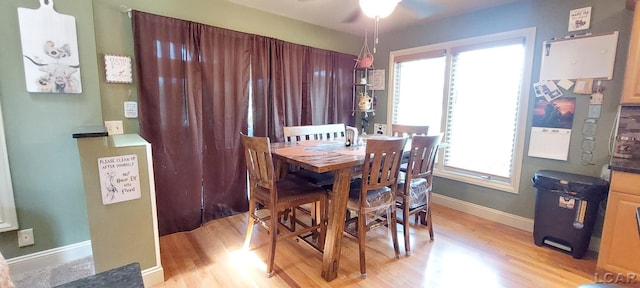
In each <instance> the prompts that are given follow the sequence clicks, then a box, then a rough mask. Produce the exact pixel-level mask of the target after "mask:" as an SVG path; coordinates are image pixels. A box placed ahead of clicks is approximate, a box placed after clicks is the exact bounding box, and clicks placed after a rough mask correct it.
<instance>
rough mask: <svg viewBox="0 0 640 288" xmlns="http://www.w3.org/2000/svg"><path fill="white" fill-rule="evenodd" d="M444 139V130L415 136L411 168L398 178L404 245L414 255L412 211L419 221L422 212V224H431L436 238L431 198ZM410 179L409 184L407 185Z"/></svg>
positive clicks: (410, 158)
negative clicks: (437, 157) (435, 165)
mask: <svg viewBox="0 0 640 288" xmlns="http://www.w3.org/2000/svg"><path fill="white" fill-rule="evenodd" d="M441 140H442V134H439V135H433V136H422V135H415V136H413V139H412V141H411V150H410V152H409V163H408V165H407V172H404V173H402V172H401V175H400V181H398V193H397V196H396V206H397V207H398V208H399V209H400V210H401V211H402V219H401V220H399V221H398V222H400V223H402V224H403V227H404V247H405V252H406V254H407V256H409V255H411V247H410V243H409V242H410V241H409V217H410V216H411V215H415V218H416V219H415V222H416V224H417V223H418V216H420V219H421V222H422V224H423V225H427V226H428V227H429V236H430V237H431V240H433V225H432V223H431V206H430V200H431V190H432V179H433V166H434V164H435V162H436V156H437V154H438V146H439V145H440V141H441ZM403 176H404V177H403ZM407 183H409V184H408V185H407Z"/></svg>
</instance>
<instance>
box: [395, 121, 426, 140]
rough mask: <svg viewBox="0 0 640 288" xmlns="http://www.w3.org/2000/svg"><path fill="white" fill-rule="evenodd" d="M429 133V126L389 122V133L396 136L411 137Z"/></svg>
mask: <svg viewBox="0 0 640 288" xmlns="http://www.w3.org/2000/svg"><path fill="white" fill-rule="evenodd" d="M427 134H429V126H414V125H400V124H391V135H392V136H397V137H409V138H411V137H413V135H427Z"/></svg>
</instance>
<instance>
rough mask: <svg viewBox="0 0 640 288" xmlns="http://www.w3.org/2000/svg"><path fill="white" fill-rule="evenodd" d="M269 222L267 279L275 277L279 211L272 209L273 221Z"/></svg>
mask: <svg viewBox="0 0 640 288" xmlns="http://www.w3.org/2000/svg"><path fill="white" fill-rule="evenodd" d="M293 210H295V209H293ZM269 222H270V223H269V256H267V273H266V276H267V278H271V276H273V262H274V258H275V254H276V240H277V237H278V211H276V209H271V219H269Z"/></svg>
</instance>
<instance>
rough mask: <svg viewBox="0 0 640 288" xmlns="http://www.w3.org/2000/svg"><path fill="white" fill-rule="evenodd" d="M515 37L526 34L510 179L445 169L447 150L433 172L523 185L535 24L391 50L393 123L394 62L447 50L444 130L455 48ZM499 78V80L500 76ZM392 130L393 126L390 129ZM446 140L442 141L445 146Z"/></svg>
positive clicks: (513, 187)
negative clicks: (522, 176) (523, 163)
mask: <svg viewBox="0 0 640 288" xmlns="http://www.w3.org/2000/svg"><path fill="white" fill-rule="evenodd" d="M513 38H523V39H524V48H525V55H524V64H523V71H522V81H521V83H520V99H519V104H518V116H517V126H516V138H515V139H514V141H515V143H514V154H513V160H512V173H511V174H512V176H511V177H510V178H509V181H499V180H497V179H494V178H491V177H484V176H479V175H478V173H475V172H473V171H470V172H465V171H462V170H459V169H445V167H444V154H445V153H442V151H441V153H438V160H437V163H436V164H435V167H434V175H435V176H438V177H442V178H447V179H450V180H455V181H460V182H464V183H468V184H472V185H477V186H481V187H486V188H491V189H495V190H499V191H505V192H510V193H514V194H517V193H518V192H519V189H520V181H521V174H522V162H523V160H524V157H525V153H524V146H525V145H524V144H525V140H526V129H527V117H528V110H529V94H530V90H531V89H530V87H531V77H532V71H533V57H534V53H535V40H536V28H535V27H530V28H524V29H518V30H512V31H506V32H500V33H494V34H488V35H483V36H477V37H470V38H465V39H459V40H453V41H447V42H443V43H436V44H429V45H424V46H420V47H414V48H409V49H402V50H395V51H391V52H390V53H389V71H390V73H389V80H388V81H389V83H388V86H387V87H390V88H389V91H388V94H387V95H388V97H387V101H388V103H387V107H388V109H387V110H388V111H389V113H387V123H388V124H390V125H393V122H392V119H393V111H394V107H393V103H394V91H395V89H396V88H395V86H394V84H395V82H396V79H395V72H396V71H395V65H396V62H397V61H398V60H397V59H412V58H413V57H414V56H413V55H431V54H430V53H432V52H433V51H439V50H445V51H446V52H445V57H446V59H445V61H446V63H447V64H446V66H445V71H444V73H445V75H446V76H445V83H444V91H443V92H442V93H443V100H442V101H443V107H444V108H443V109H444V110H443V111H442V115H441V117H442V119H441V123H442V124H441V125H442V127H440V130H441V131H444V132H443V133H446V131H447V128H446V125H447V121H446V120H447V119H446V118H447V115H448V111H449V109H450V107H449V94H448V93H447V92H446V91H447V90H448V89H449V87H450V82H449V81H450V80H449V79H450V73H451V65H452V61H453V58H452V57H453V52H452V51H451V50H454V51H455V49H456V48H459V47H463V46H470V45H481V44H482V43H486V42H496V41H504V40H507V41H508V40H509V39H513ZM497 81H499V80H497ZM389 130H390V129H389ZM446 136H447V135H446V134H445V135H444V137H443V139H447V137H446ZM445 145H446V143H444V144H443V146H445Z"/></svg>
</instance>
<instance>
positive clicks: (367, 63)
mask: <svg viewBox="0 0 640 288" xmlns="http://www.w3.org/2000/svg"><path fill="white" fill-rule="evenodd" d="M367 42H369V41H368V40H367V31H366V30H365V32H364V44H363V45H362V49H360V54H358V60H356V66H355V67H354V68H373V54H371V51H369V44H368V43H367Z"/></svg>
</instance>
